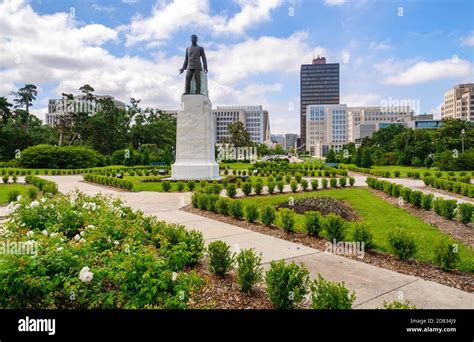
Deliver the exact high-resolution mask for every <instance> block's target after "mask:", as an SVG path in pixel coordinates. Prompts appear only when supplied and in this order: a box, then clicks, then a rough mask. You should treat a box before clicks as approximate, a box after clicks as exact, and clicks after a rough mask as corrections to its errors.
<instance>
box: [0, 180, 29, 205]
mask: <svg viewBox="0 0 474 342" xmlns="http://www.w3.org/2000/svg"><path fill="white" fill-rule="evenodd" d="M33 187H34V186H32V185H26V184H0V204H8V193H9V192H10V191H13V190H18V191H19V192H20V195H22V196H23V197H25V196H27V194H28V192H27V191H28V188H33Z"/></svg>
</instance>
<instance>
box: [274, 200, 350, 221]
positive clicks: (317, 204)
mask: <svg viewBox="0 0 474 342" xmlns="http://www.w3.org/2000/svg"><path fill="white" fill-rule="evenodd" d="M276 208H277V209H280V208H290V209H293V210H294V211H295V213H297V214H301V215H303V214H304V213H305V212H307V211H319V212H321V214H322V215H325V216H326V215H328V214H336V215H339V216H341V217H342V218H343V219H345V220H350V221H356V220H357V219H358V215H357V213H356V212H355V211H354V210H353V209H352V208H351V207H350V206H349V205H347V204H346V203H344V202H343V201H340V200H337V199H334V198H332V197H307V198H298V199H295V200H294V201H293V203H284V204H279V205H277V206H276Z"/></svg>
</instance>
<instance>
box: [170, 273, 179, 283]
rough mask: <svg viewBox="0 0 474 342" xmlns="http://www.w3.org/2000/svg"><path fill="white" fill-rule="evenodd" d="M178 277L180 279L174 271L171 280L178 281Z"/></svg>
mask: <svg viewBox="0 0 474 342" xmlns="http://www.w3.org/2000/svg"><path fill="white" fill-rule="evenodd" d="M176 279H178V273H176V272H173V274H172V276H171V280H173V281H176Z"/></svg>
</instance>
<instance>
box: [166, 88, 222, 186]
mask: <svg viewBox="0 0 474 342" xmlns="http://www.w3.org/2000/svg"><path fill="white" fill-rule="evenodd" d="M171 179H174V180H215V179H220V177H219V165H218V164H217V163H216V158H215V123H214V114H213V113H212V104H211V101H210V100H209V98H208V97H207V96H205V95H182V96H181V108H180V110H179V111H178V117H177V126H176V162H175V163H174V164H173V165H172V166H171Z"/></svg>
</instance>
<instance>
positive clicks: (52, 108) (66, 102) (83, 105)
mask: <svg viewBox="0 0 474 342" xmlns="http://www.w3.org/2000/svg"><path fill="white" fill-rule="evenodd" d="M104 98H109V99H111V100H112V101H113V102H114V104H115V106H116V107H117V108H120V109H125V103H123V102H121V101H118V100H115V99H114V98H113V97H112V96H108V95H94V99H92V100H90V99H87V98H86V96H85V95H79V96H74V97H73V98H72V99H68V98H66V97H64V98H62V99H49V101H48V113H46V124H47V125H55V124H56V123H57V121H58V117H59V116H61V115H63V114H64V113H90V114H94V113H95V112H97V110H98V109H99V104H98V103H97V101H96V100H97V99H104Z"/></svg>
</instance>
